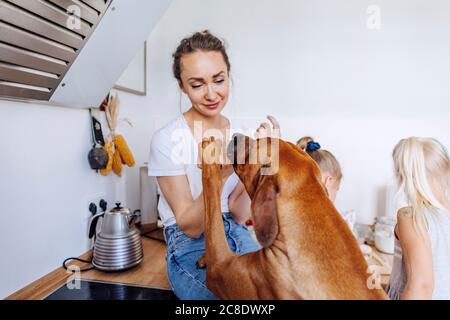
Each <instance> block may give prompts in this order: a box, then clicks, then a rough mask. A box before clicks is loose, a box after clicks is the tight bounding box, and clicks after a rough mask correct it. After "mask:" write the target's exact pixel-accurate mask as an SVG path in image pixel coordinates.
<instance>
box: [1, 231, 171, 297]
mask: <svg viewBox="0 0 450 320" xmlns="http://www.w3.org/2000/svg"><path fill="white" fill-rule="evenodd" d="M142 247H143V250H144V260H143V261H142V262H141V263H140V264H139V265H138V266H136V267H134V268H132V269H130V270H126V271H123V272H102V271H99V270H96V269H93V270H90V271H87V272H82V273H81V279H84V280H95V281H103V282H116V283H123V284H130V285H139V286H144V287H151V288H160V289H170V284H169V281H168V279H167V274H166V260H165V252H166V248H165V247H166V246H165V244H164V243H163V242H161V241H158V240H153V239H149V238H145V237H142ZM91 257H92V252H91V251H89V252H87V253H86V254H84V255H83V256H81V257H80V258H81V259H85V260H90V259H91ZM61 263H62V261H61ZM70 265H77V266H79V267H80V268H81V269H83V268H86V267H89V264H86V263H81V262H77V261H72V262H71V263H70ZM71 276H72V273H71V272H68V271H66V270H65V269H64V268H62V267H61V268H58V269H56V270H55V271H53V272H51V273H49V274H48V275H46V276H44V277H42V278H40V279H38V280H36V281H34V282H33V283H31V284H30V285H28V286H26V287H25V288H23V289H21V290H19V291H17V292H15V293H13V294H12V295H10V296H9V297H7V298H6V300H41V299H44V298H45V297H47V296H48V295H49V294H51V293H52V292H54V291H55V290H56V289H57V288H59V287H60V286H62V285H63V284H64V283H66V282H68V281H71V279H72V278H70V277H71ZM69 278H70V279H69Z"/></svg>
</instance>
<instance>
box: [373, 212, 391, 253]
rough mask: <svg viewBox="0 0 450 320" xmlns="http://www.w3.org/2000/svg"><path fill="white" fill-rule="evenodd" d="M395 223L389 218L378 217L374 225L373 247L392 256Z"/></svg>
mask: <svg viewBox="0 0 450 320" xmlns="http://www.w3.org/2000/svg"><path fill="white" fill-rule="evenodd" d="M395 224H396V221H395V219H393V218H390V217H386V216H383V217H379V218H377V221H376V223H375V235H374V236H375V247H376V248H377V249H378V250H380V251H381V252H384V253H388V254H394V243H395V242H394V241H395V240H394V237H395V234H394V229H395Z"/></svg>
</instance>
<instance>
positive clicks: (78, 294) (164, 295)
mask: <svg viewBox="0 0 450 320" xmlns="http://www.w3.org/2000/svg"><path fill="white" fill-rule="evenodd" d="M44 300H178V298H177V297H176V296H175V294H174V293H173V292H172V291H171V290H164V289H154V288H148V287H139V286H133V285H128V284H121V283H111V282H97V281H87V280H81V281H80V285H79V288H73V289H70V288H69V286H67V285H66V284H64V285H62V286H61V287H60V288H58V289H57V290H55V291H54V292H53V293H52V294H50V295H49V296H47V297H46V298H45V299H44Z"/></svg>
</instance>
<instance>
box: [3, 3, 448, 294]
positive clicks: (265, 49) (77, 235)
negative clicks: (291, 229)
mask: <svg viewBox="0 0 450 320" xmlns="http://www.w3.org/2000/svg"><path fill="white" fill-rule="evenodd" d="M370 4H377V5H379V6H380V8H381V13H382V25H381V26H382V28H381V30H379V31H370V30H368V29H367V28H366V20H367V15H366V14H365V11H366V8H367V7H368V5H370ZM205 28H208V29H210V30H211V31H212V32H213V33H215V34H218V35H219V36H221V37H224V38H225V39H226V40H227V42H228V43H229V54H230V59H231V63H232V77H233V89H232V91H233V93H232V99H231V101H230V104H229V106H228V107H227V110H226V112H225V113H226V114H227V115H228V116H230V117H232V118H233V119H235V120H236V121H237V122H239V123H241V124H243V125H245V126H247V127H253V126H256V125H257V124H259V122H261V121H263V120H264V117H265V115H266V114H273V115H275V116H277V117H278V118H279V120H280V122H281V125H282V130H283V135H284V137H285V138H286V139H289V140H296V139H297V138H298V137H300V136H302V135H306V134H308V135H313V136H315V137H316V138H317V139H318V140H319V142H321V144H322V145H323V147H325V148H328V149H329V150H330V151H332V152H333V153H334V154H335V155H336V156H337V158H338V159H339V160H340V162H341V165H342V167H343V170H344V180H343V184H342V187H341V191H340V193H339V194H338V199H337V206H338V208H339V209H341V210H348V209H355V210H356V212H357V214H358V216H357V219H358V221H360V222H367V223H369V222H372V220H373V217H374V216H376V215H377V214H382V213H383V211H384V206H385V205H384V198H385V196H384V195H383V194H381V193H380V192H379V190H380V189H382V188H384V187H386V185H387V184H389V183H390V176H391V170H390V166H391V164H390V152H391V150H392V148H393V146H394V144H395V143H396V142H397V141H398V140H399V139H400V138H401V137H405V136H409V135H419V136H434V137H436V138H438V139H440V140H441V141H442V142H443V143H444V144H446V145H447V146H449V145H450V135H449V133H450V129H449V122H450V121H449V120H450V107H449V103H450V96H449V95H450V91H449V90H448V83H450V62H449V60H448V57H449V56H450V44H449V43H448V41H446V39H449V38H450V3H448V1H445V0H441V1H438V0H433V1H426V2H425V1H420V0H390V1H387V0H384V1H366V0H345V1H344V0H341V1H334V0H333V1H331V0H330V1H323V0H322V1H320V0H315V1H298V0H291V1H288V0H277V1H275V0H272V1H269V0H246V1H238V0H214V1H209V0H175V1H174V2H173V3H172V5H171V7H170V8H169V10H168V11H167V12H166V14H165V15H164V16H163V18H162V19H161V21H160V22H159V24H158V25H157V26H156V28H155V29H154V30H153V32H152V34H151V35H150V36H149V39H148V40H149V63H148V74H149V84H148V96H147V97H140V96H135V95H132V94H127V93H122V92H121V93H120V97H121V117H127V118H128V119H130V120H131V122H132V123H133V127H132V128H130V127H128V126H127V125H126V124H124V123H122V124H121V125H120V126H119V129H118V130H119V132H121V133H123V134H124V135H125V138H126V139H127V141H128V143H129V145H130V148H131V149H132V151H133V153H134V155H135V158H136V162H137V165H136V167H134V168H125V169H124V175H123V177H122V178H120V179H119V178H116V177H114V176H109V177H107V178H104V177H100V176H98V175H96V174H95V173H94V172H92V171H91V170H90V169H89V167H88V163H87V160H86V156H87V152H88V150H89V148H90V136H89V117H88V112H87V111H86V110H79V109H67V108H58V107H47V106H42V105H30V104H22V103H12V102H5V101H0V147H1V149H0V150H1V156H2V157H1V162H0V164H1V166H0V199H1V205H2V215H1V217H2V219H3V220H2V223H1V224H0V250H1V252H2V253H3V254H2V260H1V262H0V298H1V297H4V296H7V295H8V294H10V293H12V292H13V291H15V290H18V289H20V288H21V287H23V286H24V285H26V284H28V283H30V282H31V281H33V280H35V279H37V278H38V277H40V276H42V275H44V274H46V273H48V272H50V271H51V270H53V269H55V268H56V267H58V266H59V265H60V263H61V262H62V260H63V259H64V258H65V257H67V256H71V255H79V254H81V253H83V252H85V251H86V250H87V249H88V246H89V244H88V241H87V237H86V231H87V218H88V216H89V213H88V212H87V207H86V206H87V203H88V202H89V199H91V198H96V197H98V196H99V195H104V196H105V198H106V199H107V200H108V201H109V202H110V203H111V202H112V201H114V200H116V199H119V200H122V202H123V203H124V204H125V205H127V206H128V207H130V208H132V209H135V208H138V207H139V180H138V168H139V166H140V165H142V164H143V163H144V162H145V161H147V155H148V151H149V144H150V139H151V134H152V133H153V131H154V130H155V129H156V128H159V127H161V126H162V125H164V124H165V123H166V122H168V121H169V120H170V119H171V118H173V117H175V116H176V115H178V114H179V113H180V100H181V105H182V108H181V109H186V108H187V107H188V105H187V101H186V99H180V93H179V89H178V88H177V84H176V82H175V80H174V79H173V76H172V74H171V63H172V59H171V54H172V53H173V51H174V49H175V47H176V45H177V44H178V42H179V41H180V40H181V38H182V37H184V36H186V35H188V34H190V33H191V32H194V31H197V30H202V29H205Z"/></svg>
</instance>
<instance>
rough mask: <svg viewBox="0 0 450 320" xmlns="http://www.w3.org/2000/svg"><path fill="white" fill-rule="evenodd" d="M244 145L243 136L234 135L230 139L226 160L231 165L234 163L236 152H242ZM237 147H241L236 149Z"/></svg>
mask: <svg viewBox="0 0 450 320" xmlns="http://www.w3.org/2000/svg"><path fill="white" fill-rule="evenodd" d="M244 143H245V136H244V135H243V134H240V133H235V134H233V136H232V137H231V141H230V143H229V144H228V147H227V157H228V159H230V161H231V162H232V163H235V162H236V157H237V151H238V150H244V148H243V147H242V146H244ZM238 146H241V147H240V148H238Z"/></svg>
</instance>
